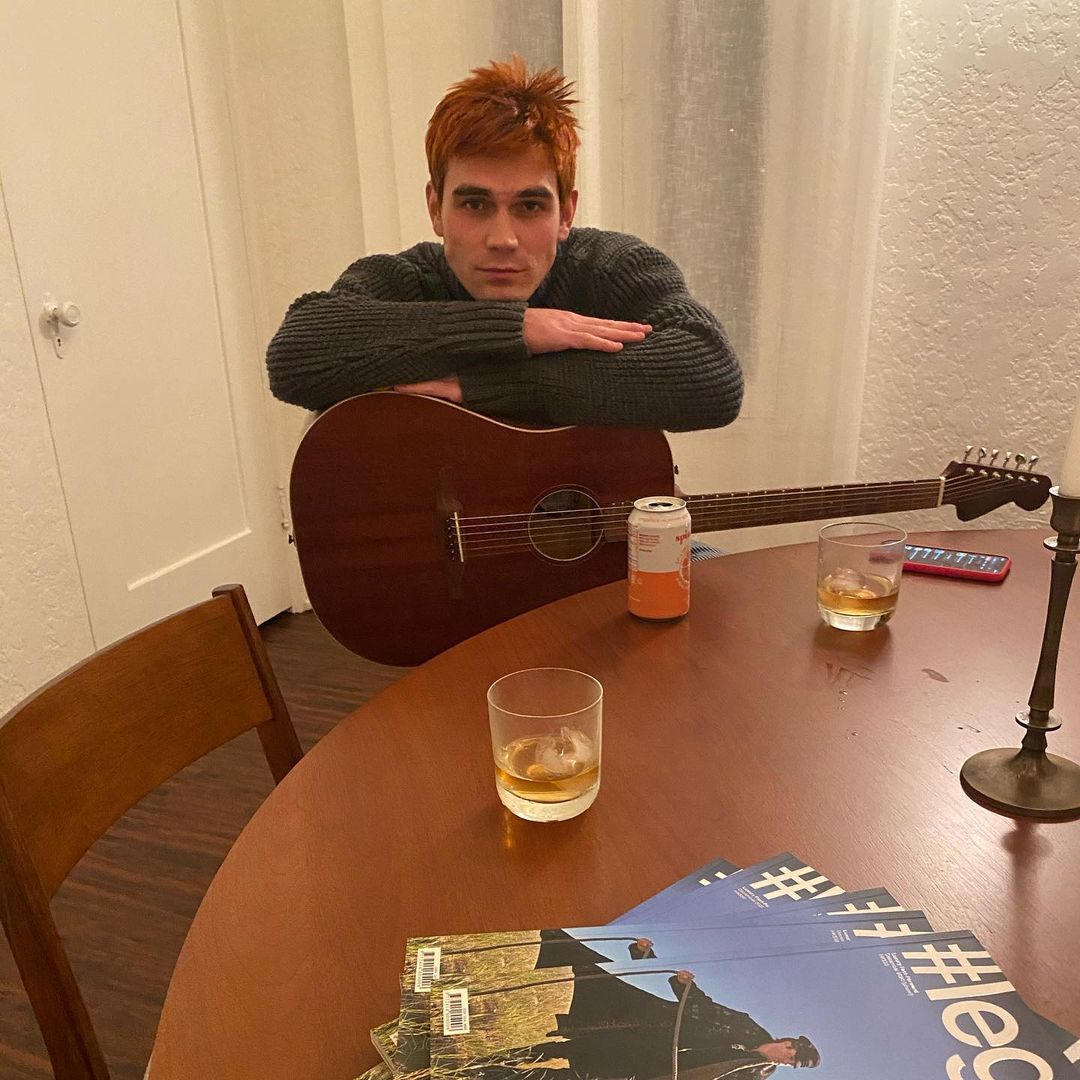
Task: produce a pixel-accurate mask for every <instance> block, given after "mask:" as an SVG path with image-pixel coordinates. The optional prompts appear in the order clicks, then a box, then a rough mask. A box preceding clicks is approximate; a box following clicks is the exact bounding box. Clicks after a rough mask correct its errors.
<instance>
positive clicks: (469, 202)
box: [461, 199, 486, 213]
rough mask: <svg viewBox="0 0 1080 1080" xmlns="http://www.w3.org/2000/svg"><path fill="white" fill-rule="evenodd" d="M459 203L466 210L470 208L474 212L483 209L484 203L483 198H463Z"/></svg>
mask: <svg viewBox="0 0 1080 1080" xmlns="http://www.w3.org/2000/svg"><path fill="white" fill-rule="evenodd" d="M461 205H462V206H463V207H464V208H465V209H466V210H472V211H473V212H475V213H479V212H480V211H481V210H483V209H484V206H485V205H486V204H485V203H484V200H483V199H464V200H463V201H462V203H461Z"/></svg>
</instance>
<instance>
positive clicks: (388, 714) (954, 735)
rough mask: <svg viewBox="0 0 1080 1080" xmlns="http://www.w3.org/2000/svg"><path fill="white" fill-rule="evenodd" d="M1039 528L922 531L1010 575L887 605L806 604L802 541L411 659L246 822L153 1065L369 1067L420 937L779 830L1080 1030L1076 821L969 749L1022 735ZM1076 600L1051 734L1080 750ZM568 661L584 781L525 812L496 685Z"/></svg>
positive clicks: (848, 882)
mask: <svg viewBox="0 0 1080 1080" xmlns="http://www.w3.org/2000/svg"><path fill="white" fill-rule="evenodd" d="M1047 535H1049V531H1048V530H1047V529H1045V528H1043V529H1033V530H1009V531H1005V530H997V531H964V532H953V533H948V532H946V533H925V534H920V535H919V536H918V538H917V539H918V541H919V542H921V543H926V544H940V545H946V546H952V547H963V548H966V549H967V550H974V551H985V552H998V553H1002V554H1006V555H1010V556H1012V558H1013V569H1012V572H1011V574H1010V575H1009V577H1008V578H1007V579H1006V580H1005V581H1004V582H1003V583H1001V584H985V583H979V582H972V581H963V580H957V579H953V578H942V577H930V576H925V575H915V574H907V575H905V577H904V581H903V586H902V588H901V592H900V599H899V607H898V610H897V613H896V616H895V617H894V619H893V620H892V622H891V623H890V624H889V625H888V626H886V627H884V628H881V629H879V630H875V631H873V632H869V633H850V632H844V631H841V630H834V629H831V628H829V627H827V626H825V625H823V624H822V622H821V620H820V618H819V615H818V612H817V608H816V601H815V595H814V575H815V558H816V553H815V548H814V546H813V545H808V544H807V545H795V546H790V547H779V548H771V549H764V550H759V551H753V552H746V553H742V554H737V555H730V556H727V557H725V558H719V559H714V560H712V561H708V562H704V563H697V564H694V567H693V583H692V605H691V611H690V614H689V615H688V616H687V617H686V618H684V619H683V620H681V621H678V622H673V623H648V622H642V621H639V620H637V619H635V618H633V617H631V616H630V615H628V614H627V611H626V598H625V585H620V584H614V585H608V586H603V587H601V588H598V589H593V590H591V591H589V592H585V593H581V594H578V595H575V596H571V597H568V598H566V599H564V600H560V601H558V602H556V603H554V604H550V605H548V606H546V607H544V608H540V609H538V610H536V611H532V612H530V613H527V614H525V615H522V616H520V617H518V618H516V619H514V620H512V621H510V622H507V623H505V624H503V625H501V626H497V627H494V628H493V629H491V630H488V631H486V632H484V633H483V634H480V635H479V636H477V637H475V638H472V639H470V640H468V641H465V642H463V643H462V644H460V645H458V646H456V647H454V648H452V649H450V650H449V651H447V652H445V653H443V654H441V655H439V656H437V657H435V658H434V659H432V660H430V661H428V662H427V663H426V664H424V665H422V666H421V667H418V668H416V669H414V670H413V671H411V672H410V673H409V674H408V675H406V676H405V677H404V678H402V679H401V680H400V681H399V682H397V683H396V684H394V685H393V686H391V687H390V688H388V689H386V690H384V691H383V692H382V693H380V694H379V695H378V696H377V697H376V698H374V699H373V700H371V701H370V702H368V703H367V704H365V705H363V706H362V707H361V708H359V709H357V710H356V711H355V712H353V713H352V714H350V715H349V716H347V717H346V718H345V719H343V720H342V721H341V723H340V724H339V725H338V726H337V727H336V728H335V729H334V730H333V731H332V732H331V733H330V734H329V735H327V736H326V737H325V738H324V739H323V740H322V741H321V742H320V743H319V744H318V745H317V746H316V747H315V748H314V749H313V750H312V751H311V752H310V753H309V754H308V755H307V756H306V758H305V759H304V761H303V762H301V763H300V765H298V766H297V767H296V768H295V769H294V770H293V772H292V773H291V774H290V775H289V776H288V777H287V778H286V779H285V781H284V782H283V783H282V784H280V785H279V786H278V787H277V788H276V789H275V790H274V792H273V793H272V794H271V795H270V797H269V798H268V799H267V800H266V802H265V803H264V804H263V806H262V807H261V808H260V809H259V811H258V812H257V813H256V814H255V816H254V817H253V818H252V820H251V821H250V823H249V824H248V825H247V826H246V827H245V829H244V830H243V832H242V834H241V835H240V837H239V838H238V840H237V842H236V845H235V847H234V848H233V849H232V851H231V852H230V854H229V856H228V857H227V858H226V860H225V862H224V864H223V865H222V867H221V869H220V870H219V872H218V874H217V876H216V877H215V879H214V881H213V882H212V884H211V886H210V888H209V890H208V892H207V894H206V897H205V899H204V901H203V903H202V906H201V907H200V909H199V911H198V913H197V915H196V917H195V919H194V922H193V923H192V926H191V929H190V932H189V934H188V937H187V940H186V942H185V944H184V946H183V949H182V951H181V954H180V957H179V960H178V962H177V965H176V970H175V973H174V975H173V978H172V982H171V985H170V987H169V991H168V996H167V999H166V1002H165V1006H164V1010H163V1013H162V1017H161V1023H160V1027H159V1031H158V1034H157V1039H156V1042H155V1045H154V1052H153V1059H152V1067H151V1071H150V1076H151V1078H152V1080H168V1078H176V1080H192V1078H193V1077H207V1078H211V1077H212V1078H214V1080H223V1078H230V1077H259V1078H260V1080H270V1078H277V1077H280V1078H283V1080H284V1078H288V1080H301V1078H305V1077H312V1078H315V1077H318V1078H320V1080H338V1078H341V1080H347V1078H350V1077H355V1076H357V1075H359V1074H360V1073H361V1072H363V1071H364V1070H366V1069H367V1068H369V1067H370V1066H372V1065H373V1064H375V1063H376V1061H377V1060H378V1057H377V1054H376V1051H375V1050H374V1048H373V1046H372V1044H371V1042H370V1040H369V1030H370V1029H371V1028H372V1027H373V1026H375V1025H377V1024H379V1023H381V1022H383V1021H385V1020H387V1019H389V1018H390V1017H391V1016H393V1015H396V1012H397V1004H398V994H399V986H398V976H399V972H400V968H401V960H402V953H403V948H404V944H405V940H406V938H407V937H409V936H411V935H418V934H440V933H463V932H471V931H483V930H504V929H512V928H528V927H557V926H591V925H598V924H601V923H605V922H608V921H609V920H611V919H614V918H615V917H617V916H618V915H620V914H621V913H622V912H623V911H625V910H627V909H628V908H630V907H632V906H634V905H635V904H637V903H639V902H640V901H642V900H643V899H645V898H646V897H647V896H649V895H650V894H652V893H654V892H656V891H657V890H659V889H662V888H663V887H665V886H666V885H668V884H670V883H671V882H672V881H673V880H675V879H676V878H679V877H681V876H683V875H685V874H687V873H688V872H690V871H691V870H693V869H694V868H695V867H697V866H699V865H701V864H703V863H705V862H707V861H708V860H709V859H711V858H713V857H714V856H722V857H724V858H727V859H729V860H731V861H733V862H735V863H738V864H739V865H749V864H752V863H755V862H758V861H761V860H763V859H765V858H767V857H769V856H770V855H773V854H776V853H780V852H784V851H790V852H793V853H795V854H797V855H798V856H800V857H802V858H803V859H805V860H807V861H808V862H809V863H810V864H812V865H813V866H814V867H816V868H817V869H819V870H820V871H822V872H824V873H825V874H827V875H828V876H830V877H831V878H832V879H833V880H834V881H836V882H838V883H840V884H841V885H843V886H844V887H845V888H848V889H859V888H866V887H870V886H876V885H884V886H887V887H888V888H889V889H890V890H891V891H892V892H893V894H894V895H895V896H896V897H897V898H898V899H899V900H900V901H901V902H902V903H904V904H906V905H908V906H910V907H919V908H922V909H924V910H925V911H926V913H927V914H928V916H929V917H930V919H931V920H932V922H933V924H934V926H935V927H936V928H938V929H953V928H970V929H972V930H974V931H975V933H976V934H977V935H978V936H979V938H980V939H981V940H982V941H983V943H984V944H985V945H986V946H987V947H988V948H989V949H990V950H991V952H992V953H993V955H994V957H995V958H996V960H997V961H998V963H999V964H1000V965H1001V967H1002V968H1003V969H1004V971H1005V972H1006V973H1007V974H1008V976H1009V977H1010V978H1011V980H1012V982H1013V983H1014V985H1015V986H1016V987H1017V989H1018V990H1019V991H1020V992H1021V993H1022V994H1023V995H1024V996H1025V997H1026V999H1027V1000H1028V1002H1029V1003H1030V1004H1031V1005H1032V1007H1034V1008H1035V1009H1037V1010H1038V1011H1040V1012H1042V1013H1043V1014H1045V1015H1047V1016H1048V1017H1050V1018H1051V1019H1053V1020H1054V1021H1056V1022H1057V1023H1059V1024H1061V1025H1063V1026H1065V1027H1067V1028H1069V1029H1070V1030H1072V1031H1074V1032H1076V1031H1080V979H1078V978H1077V971H1078V969H1080V823H1078V822H1075V821H1074V822H1064V823H1040V822H1034V821H1031V820H1025V819H1012V818H1009V817H1005V816H1001V815H998V814H995V813H992V812H990V811H988V810H985V809H983V808H982V807H980V806H977V805H976V804H975V803H973V802H972V801H970V799H968V797H967V796H966V795H965V794H964V792H963V791H962V790H961V786H960V781H959V772H960V768H961V766H962V765H963V763H964V761H965V760H966V759H967V758H968V757H969V756H970V755H971V754H973V753H975V752H977V751H979V750H983V749H986V748H990V747H995V746H1013V745H1015V746H1019V741H1020V738H1021V737H1022V735H1023V731H1022V730H1021V728H1020V727H1018V726H1017V725H1016V723H1015V722H1014V716H1015V714H1016V713H1017V712H1018V711H1020V710H1021V709H1022V708H1024V706H1025V703H1026V701H1027V696H1028V693H1029V691H1030V688H1031V682H1032V677H1033V675H1034V671H1035V666H1036V662H1037V659H1038V654H1039V646H1040V642H1041V637H1042V631H1043V622H1044V615H1045V610H1046V600H1047V588H1048V582H1049V566H1050V556H1049V554H1048V553H1047V552H1046V551H1045V550H1044V549H1043V547H1042V543H1041V542H1042V540H1043V539H1044V538H1045V537H1046V536H1047ZM1078 605H1080V600H1075V601H1074V603H1073V610H1072V612H1071V613H1070V614H1069V615H1068V616H1067V618H1066V624H1065V629H1064V635H1063V638H1062V646H1061V659H1060V663H1059V665H1058V679H1057V711H1058V712H1059V713H1060V714H1061V716H1062V719H1063V721H1064V726H1063V727H1062V729H1061V730H1060V731H1058V732H1055V733H1053V734H1052V735H1051V736H1050V749H1051V750H1052V751H1053V752H1055V753H1057V754H1060V755H1063V756H1066V757H1069V758H1072V759H1073V760H1074V761H1075V760H1080V612H1078V611H1077V610H1076V608H1077V606H1078ZM549 665H551V666H559V667H573V668H578V669H581V670H584V671H588V672H590V673H591V674H593V675H595V676H596V677H597V678H598V679H599V680H600V681H601V682H602V683H603V685H604V719H603V723H604V735H603V766H602V780H601V786H600V793H599V796H598V798H597V800H596V802H595V804H594V805H593V806H592V807H591V808H590V809H589V810H588V811H586V812H585V813H584V814H582V815H581V816H579V817H577V818H574V819H572V820H570V821H565V822H560V823H545V824H538V823H530V822H527V821H522V820H519V819H517V818H515V817H513V816H512V815H511V814H510V813H509V812H508V811H506V810H505V809H504V808H503V807H502V805H501V804H500V802H499V799H498V797H497V795H496V791H495V783H494V772H493V766H492V755H491V746H490V738H489V731H488V720H487V712H486V704H485V691H486V688H487V686H488V685H489V684H490V683H491V682H492V681H493V680H494V679H496V678H498V677H499V676H501V675H503V674H505V673H507V672H510V671H514V670H516V669H519V668H526V667H537V666H549Z"/></svg>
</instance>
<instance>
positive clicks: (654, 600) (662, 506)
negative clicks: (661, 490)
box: [627, 495, 690, 619]
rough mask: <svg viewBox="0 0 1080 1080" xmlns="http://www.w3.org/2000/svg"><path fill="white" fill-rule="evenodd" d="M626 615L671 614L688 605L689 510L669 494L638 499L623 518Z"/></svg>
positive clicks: (671, 616) (684, 610) (681, 611)
mask: <svg viewBox="0 0 1080 1080" xmlns="http://www.w3.org/2000/svg"><path fill="white" fill-rule="evenodd" d="M627 540H628V559H629V574H628V590H627V606H628V608H629V611H630V614H631V615H637V616H638V617H639V618H642V619H677V618H679V617H680V616H681V615H685V614H686V613H687V612H688V611H689V610H690V512H689V511H688V510H687V509H686V502H685V501H684V500H683V499H677V498H675V497H674V496H672V495H656V496H652V497H650V498H648V499H638V500H637V501H636V502H635V503H634V509H633V512H632V513H631V514H630V518H629V520H628V521H627Z"/></svg>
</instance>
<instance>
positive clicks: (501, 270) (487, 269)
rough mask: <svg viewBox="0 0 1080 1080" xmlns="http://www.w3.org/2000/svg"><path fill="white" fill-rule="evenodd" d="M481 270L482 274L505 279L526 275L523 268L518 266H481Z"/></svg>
mask: <svg viewBox="0 0 1080 1080" xmlns="http://www.w3.org/2000/svg"><path fill="white" fill-rule="evenodd" d="M479 270H480V273H481V274H498V275H500V276H505V277H511V276H513V275H514V274H523V273H525V271H524V269H523V268H521V267H516V266H481V267H479Z"/></svg>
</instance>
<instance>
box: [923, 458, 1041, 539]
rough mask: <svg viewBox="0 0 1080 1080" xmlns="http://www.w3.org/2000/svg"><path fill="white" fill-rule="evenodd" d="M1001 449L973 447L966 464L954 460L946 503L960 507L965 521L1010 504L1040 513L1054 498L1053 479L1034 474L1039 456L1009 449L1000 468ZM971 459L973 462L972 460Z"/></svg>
mask: <svg viewBox="0 0 1080 1080" xmlns="http://www.w3.org/2000/svg"><path fill="white" fill-rule="evenodd" d="M1001 454H1002V452H1001V451H1000V450H987V449H985V448H984V447H978V448H976V447H974V446H969V447H968V448H967V451H966V452H965V454H964V458H963V460H962V461H950V462H949V464H948V465H947V466H946V467H945V471H944V472H943V473H942V476H943V477H944V478H945V494H944V497H943V501H944V502H947V503H952V504H953V505H954V506H955V507H956V516H957V517H958V518H959V519H960V520H961V521H971V520H972V518H977V517H982V515H983V514H988V513H989V512H990V511H991V510H996V509H997V508H998V507H999V506H1005V505H1007V504H1008V503H1016V505H1017V506H1019V507H1021V508H1022V509H1024V510H1038V508H1039V507H1040V506H1042V504H1043V503H1044V502H1046V500H1047V499H1048V498H1050V478H1049V477H1048V476H1043V475H1042V474H1041V473H1037V472H1032V469H1033V468H1034V466H1035V464H1036V463H1037V462H1038V460H1039V458H1038V456H1037V455H1036V456H1033V457H1028V456H1027V455H1025V454H1013V453H1012V452H1011V451H1009V450H1006V451H1005V456H1004V458H1002V462H1001V464H1000V465H998V464H997V460H998V458H999V457H1001ZM969 458H970V459H971V460H969Z"/></svg>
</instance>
